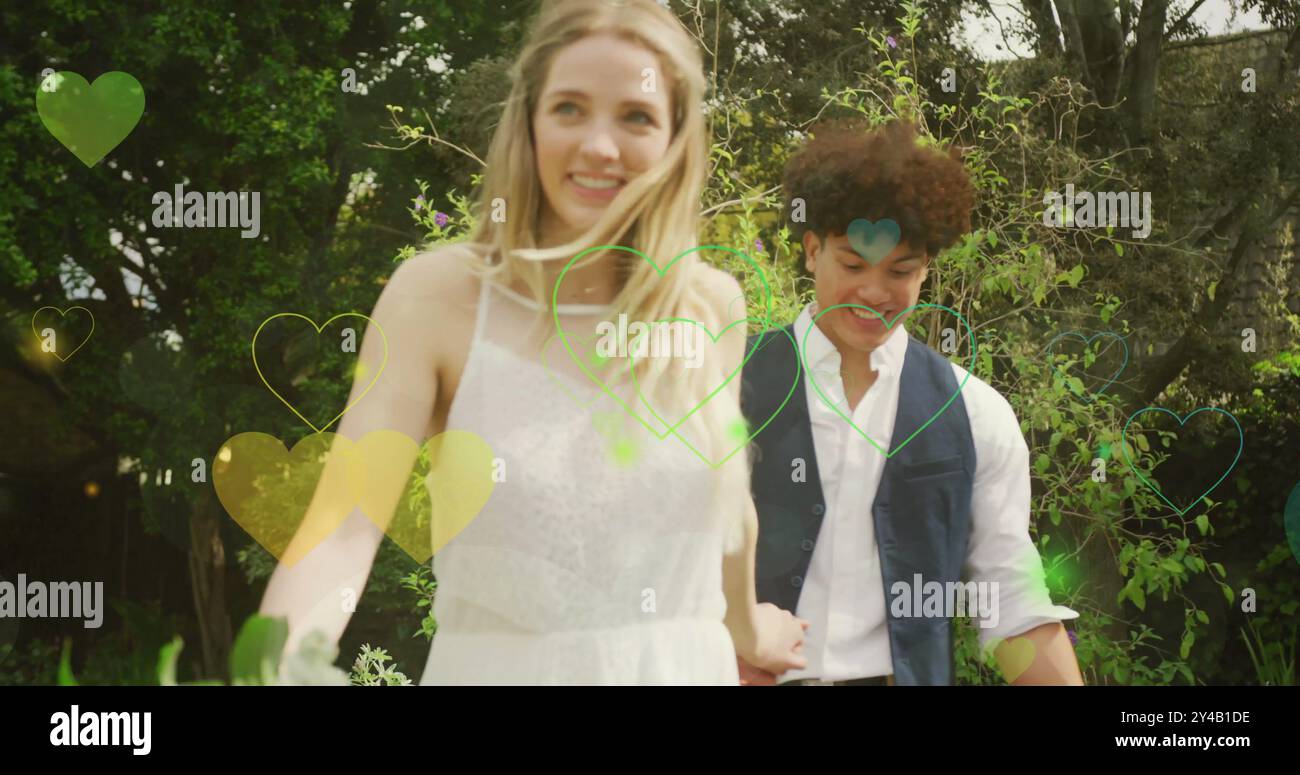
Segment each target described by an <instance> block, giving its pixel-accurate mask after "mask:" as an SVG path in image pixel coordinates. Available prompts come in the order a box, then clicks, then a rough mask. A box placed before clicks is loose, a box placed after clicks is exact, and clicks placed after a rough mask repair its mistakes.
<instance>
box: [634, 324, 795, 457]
mask: <svg viewBox="0 0 1300 775" xmlns="http://www.w3.org/2000/svg"><path fill="white" fill-rule="evenodd" d="M751 320H754V321H757V319H756V318H745V319H744V320H742V321H733V322H732V323H731V324H730V325H728V327H727V328H730V327H731V326H732V325H735V324H736V323H741V322H749V321H751ZM692 322H694V321H692ZM697 325H700V326H701V327H703V328H704V330H705V331H706V332H708V328H707V327H704V326H703V324H697ZM726 330H727V329H726V328H724V329H722V331H723V333H725V332H726ZM771 332H779V333H781V334H782V335H783V336H785V338H786V339H789V340H790V346H791V347H794V348H795V349H796V350H797V349H798V345H797V344H796V343H795V341H794V336H792V335H791V334H790V332H789V331H787V330H785V329H784V328H778V329H770V330H769V331H764V332H763V333H764V334H767V333H771ZM710 336H712V335H711V334H710ZM721 337H722V334H721V333H720V334H718V338H721ZM760 338H761V336H760ZM713 341H714V343H717V339H714V340H713ZM763 346H764V347H765V346H767V345H766V343H764V345H763ZM757 349H761V348H756V350H757ZM747 360H748V358H747V359H746V361H747ZM744 365H745V361H742V362H741V367H742V368H743V367H744ZM802 376H803V363H802V359H800V358H796V359H795V373H794V380H793V381H791V383H790V391H789V392H787V393H786V394H785V398H783V399H781V403H780V404H779V405H777V407H776V409H775V410H773V412H772V414H771V415H769V416H768V418H767V419H766V420H764V421H763V424H762V425H760V426H758V427H757V428H755V429H754V430H753V431H751V432H750V433H749V435H748V436H747V437H746V438H745V440H744V441H742V442H741V443H740V444H737V445H736V447H735V448H734V449H732V450H731V451H730V452H728V453H727V454H726V456H725V457H723V458H722V459H721V460H719V461H718V462H716V463H715V462H713V461H712V460H710V459H709V458H707V457H705V456H704V454H703V453H702V452H700V451H699V450H698V449H696V448H695V445H694V444H692V443H691V442H690V441H688V440H687V439H686V438H685V437H684V436H682V435H681V434H680V433H678V432H677V427H679V426H680V425H681V423H680V422H679V423H678V424H677V425H675V426H673V428H672V430H670V433H671V434H672V435H673V436H676V437H677V440H678V441H680V442H682V443H683V444H685V445H686V448H687V449H689V450H690V451H691V452H693V453H695V456H696V457H698V458H699V459H700V460H702V461H704V463H705V465H707V466H709V467H710V468H712V469H715V470H716V469H717V468H718V467H719V466H721V465H723V464H724V463H726V462H727V461H728V460H730V459H731V458H732V457H733V456H735V454H736V453H737V452H739V451H740V450H742V449H744V448H745V447H747V446H748V445H749V443H750V442H751V441H753V440H754V438H755V437H757V436H758V434H760V433H762V432H763V429H764V428H766V427H767V426H768V425H771V424H772V421H773V420H775V419H776V416H777V415H778V414H780V413H781V410H782V409H784V408H785V405H786V404H788V403H790V398H791V397H792V396H794V393H795V391H796V390H797V389H798V388H799V379H800V377H802ZM632 381H633V384H635V383H636V372H635V371H633V373H632ZM728 382H729V381H728ZM727 384H728V383H723V385H722V387H726V385H727ZM718 389H719V390H721V389H722V388H718ZM714 392H715V393H716V392H717V391H714ZM712 395H713V394H710V396H712ZM637 396H638V397H641V390H640V388H639V387H638V388H637ZM641 398H642V401H643V402H644V400H645V399H644V397H641ZM646 406H647V408H649V409H650V412H651V413H652V414H654V408H653V407H650V406H649V404H647V405H646ZM688 416H689V415H688ZM655 417H656V418H658V417H659V415H657V414H655ZM685 419H686V418H683V419H682V422H685ZM660 422H663V420H662V419H660ZM664 438H667V436H666V435H665V436H664Z"/></svg>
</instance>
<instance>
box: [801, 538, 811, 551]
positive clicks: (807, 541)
mask: <svg viewBox="0 0 1300 775" xmlns="http://www.w3.org/2000/svg"><path fill="white" fill-rule="evenodd" d="M802 546H803V550H804V551H805V552H811V551H812V550H813V542H812V539H811V538H805V539H804V540H803V544H802Z"/></svg>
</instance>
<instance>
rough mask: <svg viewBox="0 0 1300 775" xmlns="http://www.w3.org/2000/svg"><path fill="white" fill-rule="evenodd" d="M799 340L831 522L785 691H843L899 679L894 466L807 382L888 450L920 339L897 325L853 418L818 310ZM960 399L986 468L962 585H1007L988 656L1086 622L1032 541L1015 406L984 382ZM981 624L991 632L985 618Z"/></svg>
mask: <svg viewBox="0 0 1300 775" xmlns="http://www.w3.org/2000/svg"><path fill="white" fill-rule="evenodd" d="M809 328H812V332H811V333H810V334H809V333H808V331H809ZM794 334H795V341H796V343H797V344H798V346H799V347H800V348H801V352H802V348H803V347H804V336H805V334H807V335H808V339H807V352H806V353H805V358H804V363H805V364H806V365H807V371H806V372H805V375H804V395H805V397H806V400H807V402H808V417H809V419H810V421H811V424H812V436H813V446H814V447H815V449H816V453H817V470H818V472H819V475H820V479H821V486H822V497H823V499H824V501H825V505H826V511H825V513H824V514H823V516H822V524H821V531H820V533H819V534H818V536H817V544H816V547H815V548H814V550H813V556H812V560H811V564H810V565H809V568H808V576H807V578H806V579H804V582H803V586H802V587H801V592H800V596H799V605H798V610H797V611H796V612H795V613H796V614H797V615H798V616H799V617H800V618H802V619H806V620H807V621H808V622H809V627H808V631H807V634H806V636H805V641H804V654H805V656H806V657H807V660H808V667H807V668H806V669H804V670H790V671H788V672H786V673H785V674H784V675H782V676H781V679H780V680H781V681H782V682H785V681H791V680H796V679H801V678H819V679H821V680H825V681H843V680H849V679H854V678H869V677H872V676H879V675H888V674H891V673H893V672H894V668H893V663H892V661H891V657H890V648H889V631H888V629H887V625H886V623H885V613H886V611H885V603H886V598H885V593H884V579H883V577H882V576H881V570H880V556H879V554H878V550H877V546H876V536H875V524H874V522H873V520H872V514H871V507H872V504H873V503H874V502H875V499H876V491H877V489H878V488H879V486H880V479H881V476H882V475H883V474H884V470H885V455H884V453H882V452H881V451H880V450H878V449H877V448H876V447H874V446H873V445H872V444H871V443H870V442H868V441H867V440H866V439H865V438H863V437H862V435H861V434H859V433H858V432H857V431H855V430H854V429H853V428H852V427H851V426H850V425H849V424H848V423H847V422H845V421H844V418H843V417H840V416H839V415H838V414H836V413H835V412H834V411H832V410H831V409H830V408H829V407H828V406H827V405H826V402H825V401H824V400H823V399H822V398H821V396H819V395H818V394H817V391H816V390H814V389H813V387H812V382H811V380H812V374H810V373H808V371H811V372H813V373H815V374H816V375H817V384H818V385H819V386H820V387H821V389H822V392H824V393H825V394H826V396H827V397H828V398H830V399H831V400H832V401H834V402H836V403H837V405H838V406H839V409H840V411H841V412H843V413H844V414H845V415H847V416H849V417H851V418H852V419H853V422H854V424H856V425H857V426H858V427H859V428H861V429H862V430H863V431H864V432H865V433H867V434H868V435H869V436H871V438H873V439H875V441H876V443H878V444H880V445H881V446H882V447H884V448H885V449H889V446H888V445H889V443H890V441H891V440H892V438H893V433H894V416H895V414H896V413H897V410H898V391H899V377H900V375H901V373H902V370H903V360H904V357H905V356H906V354H907V341H908V338H909V336H910V335H909V334H908V333H907V330H906V329H905V328H903V326H901V325H899V326H896V327H895V328H894V329H893V333H892V334H891V335H890V336H889V338H888V339H886V340H885V343H884V344H883V345H881V346H880V347H878V348H876V349H875V350H874V351H872V352H871V354H870V358H871V368H872V370H874V371H876V372H877V377H876V381H875V383H874V384H873V385H872V386H871V387H870V388H869V389H868V390H867V392H866V394H865V395H863V396H862V399H861V400H860V401H859V402H858V405H857V407H855V408H854V409H853V410H852V411H850V410H849V407H848V401H847V399H846V398H845V394H844V385H843V380H842V379H841V377H840V354H839V351H838V350H836V349H835V345H834V344H832V343H831V341H830V340H829V339H827V338H826V335H825V334H823V333H822V331H821V329H819V328H817V327H816V326H814V325H813V322H812V314H811V312H810V310H809V309H808V308H805V309H804V310H803V312H802V313H800V315H799V317H798V319H797V320H795V324H794ZM952 370H953V375H954V376H955V377H956V378H957V384H958V385H961V384H962V380H963V379H965V378H966V374H967V372H966V370H965V369H963V368H962V367H961V366H958V365H957V364H955V363H954V364H952ZM961 398H962V401H963V402H964V403H965V406H966V414H967V417H969V419H970V426H971V437H972V440H973V441H974V446H975V458H976V466H975V478H974V482H973V485H972V493H971V504H970V517H971V533H970V545H969V550H968V554H967V557H966V562H965V565H964V567H963V572H962V578H963V580H966V581H977V582H978V581H985V582H990V581H996V582H998V587H997V589H998V592H999V601H998V620H997V623H996V625H995V626H991V627H979V637H980V647H981V648H984V647H985V646H987V645H988V644H989V643H990V642H992V641H994V640H996V639H998V638H1007V637H1010V636H1013V635H1019V634H1021V633H1023V632H1026V631H1027V630H1030V629H1032V628H1034V627H1037V626H1039V625H1041V624H1045V623H1047V622H1054V621H1061V620H1063V619H1073V618H1075V617H1077V616H1078V614H1077V613H1076V612H1074V611H1072V610H1071V609H1069V608H1066V607H1064V606H1057V605H1053V604H1052V600H1051V597H1050V596H1049V594H1048V591H1047V586H1046V583H1045V580H1044V573H1043V569H1042V560H1041V558H1040V557H1039V555H1038V550H1037V549H1036V547H1035V546H1034V544H1033V542H1032V541H1031V540H1030V538H1029V448H1028V446H1027V445H1026V444H1025V439H1024V437H1023V436H1022V435H1021V433H1020V423H1019V421H1018V420H1017V419H1016V415H1015V413H1014V412H1013V411H1012V409H1011V405H1010V404H1008V403H1007V400H1006V399H1005V398H1003V397H1002V395H1001V394H1000V393H998V392H997V391H996V390H994V389H993V388H992V387H991V386H990V385H989V384H988V383H986V382H984V381H983V380H981V379H979V378H978V377H976V376H975V375H973V374H972V375H971V376H970V379H969V380H967V381H966V384H965V385H964V386H963V387H962V390H961ZM923 432H924V431H923ZM908 582H909V583H911V580H910V579H909V580H908ZM989 618H990V620H991V619H992V617H989ZM974 621H975V623H976V624H977V625H978V624H979V622H980V620H979V618H978V617H977V618H976V619H975V620H974Z"/></svg>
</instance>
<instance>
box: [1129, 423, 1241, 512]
mask: <svg viewBox="0 0 1300 775" xmlns="http://www.w3.org/2000/svg"><path fill="white" fill-rule="evenodd" d="M1143 412H1164V413H1165V414H1168V415H1170V416H1172V417H1173V418H1174V419H1175V420H1178V427H1179V428H1182V427H1185V426H1186V425H1187V420H1190V419H1192V415H1195V414H1199V413H1201V412H1218V413H1219V414H1225V415H1227V416H1228V419H1229V420H1232V424H1233V425H1235V426H1237V456H1236V457H1234V458H1233V459H1232V462H1231V463H1229V464H1228V470H1226V471H1224V472H1223V476H1220V477H1219V478H1218V479H1217V480H1215V482H1214V484H1212V485H1210V486H1209V488H1208V489H1207V490H1206V491H1205V492H1203V493H1201V494H1200V495H1197V496H1196V497H1195V498H1193V499H1192V502H1191V503H1189V504H1187V506H1185V507H1184V508H1181V509H1180V508H1178V507H1177V506H1175V505H1174V504H1173V502H1172V501H1170V500H1169V499H1168V498H1166V497H1165V496H1164V493H1162V492H1160V490H1159V489H1158V488H1157V487H1156V486H1155V485H1154V484H1153V483H1152V482H1151V481H1150V480H1149V479H1147V478H1146V477H1145V476H1143V475H1142V473H1141V472H1140V471H1138V470H1137V466H1135V465H1133V460H1132V458H1130V457H1129V454H1128V448H1129V443H1128V426H1129V425H1131V424H1132V423H1133V419H1134V418H1136V417H1137V416H1138V415H1139V414H1142V413H1143ZM1120 441H1122V442H1123V443H1122V444H1120V451H1121V452H1122V453H1123V455H1124V462H1126V463H1128V467H1129V469H1130V470H1131V471H1133V473H1134V474H1136V475H1137V478H1138V479H1140V480H1142V483H1143V484H1145V485H1146V486H1147V489H1149V490H1151V491H1152V492H1154V493H1155V494H1156V497H1158V498H1160V500H1162V501H1164V502H1165V503H1167V504H1169V508H1171V509H1173V510H1174V511H1176V512H1178V516H1180V517H1181V516H1183V515H1184V514H1186V513H1187V512H1189V511H1191V510H1192V507H1193V506H1195V505H1196V504H1198V503H1200V502H1201V499H1202V498H1204V497H1205V496H1207V495H1209V494H1210V493H1211V492H1213V491H1214V488H1215V487H1218V486H1219V485H1220V484H1222V483H1223V480H1224V479H1227V478H1228V474H1230V473H1232V469H1234V468H1236V467H1237V461H1238V460H1240V459H1241V453H1242V451H1243V450H1244V449H1245V448H1246V432H1245V431H1243V430H1242V429H1241V423H1239V422H1237V418H1236V417H1234V416H1233V415H1232V412H1229V411H1226V410H1224V409H1220V408H1218V407H1217V406H1203V407H1201V408H1200V409H1197V410H1196V411H1194V412H1191V413H1190V414H1188V415H1187V417H1186V419H1182V418H1179V416H1178V415H1177V414H1175V413H1174V412H1171V411H1170V410H1168V409H1166V408H1164V407H1163V406H1148V407H1147V408H1145V409H1139V410H1137V411H1136V412H1134V413H1133V414H1131V415H1129V418H1128V422H1126V423H1124V430H1122V431H1120Z"/></svg>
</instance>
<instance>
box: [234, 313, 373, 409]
mask: <svg viewBox="0 0 1300 775" xmlns="http://www.w3.org/2000/svg"><path fill="white" fill-rule="evenodd" d="M282 317H294V318H302V319H303V320H305V321H307V322H308V323H311V324H312V326H313V327H314V328H315V329H316V333H317V334H319V333H320V332H321V331H322V330H323V329H324V328H325V326H328V325H329V324H330V323H333V322H334V321H335V320H338V319H339V318H344V317H358V318H361V319H362V320H365V321H366V322H368V323H370V324H372V325H373V326H374V327H375V330H376V331H378V332H379V337H380V339H382V340H383V342H384V359H383V361H382V362H381V363H380V364H379V369H378V370H377V371H376V372H375V376H374V377H373V378H372V379H371V380H370V384H368V385H366V389H365V390H362V391H361V395H359V396H357V397H356V400H354V401H353V402H352V403H350V404H348V405H347V406H345V407H343V411H341V412H339V413H338V414H337V415H336V416H335V417H334V419H333V420H330V421H329V422H327V423H325V425H324V426H323V427H320V428H317V427H316V426H315V425H313V424H312V422H311V420H308V419H307V418H306V417H303V416H302V413H300V412H299V411H298V410H297V409H296V408H294V405H293V404H291V403H289V402H288V401H286V400H285V399H284V396H282V395H280V394H279V393H278V392H277V391H276V389H275V388H273V387H271V383H270V382H267V381H266V377H265V376H263V375H262V367H261V366H259V365H258V363H257V337H258V336H259V335H261V333H262V329H263V328H265V327H266V324H267V323H270V322H271V321H272V320H275V319H276V318H282ZM252 350H253V368H254V369H255V370H256V371H257V376H258V378H259V379H261V380H262V384H263V385H266V389H267V390H269V391H271V393H272V395H274V396H275V397H276V398H278V399H280V402H281V403H283V404H284V405H285V406H287V407H289V411H291V412H293V413H294V414H296V415H298V419H299V420H302V421H303V422H305V423H307V425H308V426H310V427H311V429H312V430H314V431H316V432H317V433H322V432H324V431H325V429H327V428H329V427H330V426H331V425H333V424H334V423H336V422H338V421H339V418H340V417H342V416H343V415H345V414H347V412H348V410H349V409H351V408H352V407H354V406H356V405H357V403H358V402H360V401H361V399H363V398H365V397H366V393H369V392H370V389H371V388H373V387H374V386H375V383H376V382H378V381H379V375H380V374H383V373H384V367H385V366H387V365H388V337H387V336H385V334H384V329H383V328H382V327H380V325H379V323H377V322H376V321H375V320H373V319H371V318H370V317H369V316H367V315H362V314H361V313H359V312H343V313H340V314H338V315H335V316H334V317H332V318H330V319H329V320H326V321H325V322H324V323H322V324H320V325H319V326H318V325H316V321H314V320H312V319H311V318H309V317H307V316H306V315H299V314H298V313H296V312H280V313H277V314H275V315H272V316H271V317H269V318H267V319H266V320H263V321H262V325H260V326H258V327H257V331H256V332H254V333H253V345H252ZM358 367H359V368H358V370H357V373H362V368H363V367H362V365H361V364H358Z"/></svg>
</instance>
